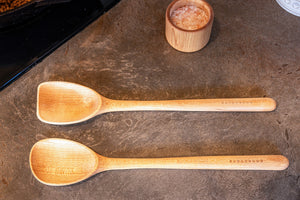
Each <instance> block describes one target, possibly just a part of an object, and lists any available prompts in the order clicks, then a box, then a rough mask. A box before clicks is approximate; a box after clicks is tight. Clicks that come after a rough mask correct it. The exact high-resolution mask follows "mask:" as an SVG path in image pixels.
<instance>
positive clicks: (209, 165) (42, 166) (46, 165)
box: [29, 138, 289, 186]
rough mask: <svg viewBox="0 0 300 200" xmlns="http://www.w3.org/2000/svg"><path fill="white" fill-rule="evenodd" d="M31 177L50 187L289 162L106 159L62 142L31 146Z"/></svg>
mask: <svg viewBox="0 0 300 200" xmlns="http://www.w3.org/2000/svg"><path fill="white" fill-rule="evenodd" d="M29 162H30V168H31V171H32V173H33V175H34V177H35V178H36V179H37V180H39V181H40V182H41V183H44V184H46V185H51V186H64V185H71V184H74V183H78V182H80V181H83V180H85V179H87V178H89V177H91V176H93V175H95V174H97V173H99V172H102V171H107V170H121V169H151V168H160V169H222V170H284V169H286V168H287V167H288V165H289V161H288V160H287V158H286V157H284V156H281V155H251V156H197V157H171V158H108V157H104V156H101V155H99V154H97V153H95V152H94V151H93V150H91V149H90V148H88V147H86V146H84V145H83V144H80V143H78V142H74V141H71V140H66V139H59V138H49V139H44V140H40V141H38V142H37V143H35V144H34V145H33V147H32V149H31V152H30V156H29Z"/></svg>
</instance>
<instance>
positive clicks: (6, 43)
mask: <svg viewBox="0 0 300 200" xmlns="http://www.w3.org/2000/svg"><path fill="white" fill-rule="evenodd" d="M118 1H119V0H88V1H87V0H73V1H71V2H69V3H64V4H58V5H53V6H50V7H49V8H47V9H46V10H45V11H44V12H43V13H41V14H40V15H38V16H36V17H35V18H34V19H32V20H30V21H28V22H25V23H22V25H17V26H15V27H8V28H2V29H0V45H1V46H0V90H2V89H3V88H4V87H5V86H7V85H8V84H10V83H11V82H13V81H14V80H16V79H17V78H18V77H19V76H21V75H22V74H23V73H24V72H26V71H27V70H29V69H30V68H31V67H33V66H34V65H35V64H37V63H38V62H40V61H41V60H42V59H43V58H45V57H46V56H47V55H49V54H50V53H51V52H53V51H54V50H55V49H56V48H58V47H59V46H60V45H62V44H63V43H64V42H66V41H67V40H68V39H70V38H71V37H72V36H74V35H75V34H76V33H78V32H79V31H81V30H82V29H83V28H84V27H86V26H87V25H88V24H90V23H91V22H92V21H94V20H95V19H97V18H98V17H99V16H101V15H102V14H103V13H104V12H105V11H107V10H108V9H109V8H111V7H112V6H113V5H115V4H116V3H117V2H118ZM101 2H105V3H101Z"/></svg>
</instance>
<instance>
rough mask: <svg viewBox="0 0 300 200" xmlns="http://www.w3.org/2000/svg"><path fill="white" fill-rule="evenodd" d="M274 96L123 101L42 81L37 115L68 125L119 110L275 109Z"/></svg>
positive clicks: (78, 86) (67, 83) (243, 110)
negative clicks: (272, 97)
mask: <svg viewBox="0 0 300 200" xmlns="http://www.w3.org/2000/svg"><path fill="white" fill-rule="evenodd" d="M275 108H276V102H275V101H274V100H273V99H271V98H233V99H190V100H162V101H124V100H112V99H108V98H105V97H103V96H101V95H100V94H98V93H97V92H96V91H94V90H92V89H90V88H87V87H85V86H82V85H79V84H75V83H69V82H60V81H50V82H44V83H41V84H40V85H39V87H38V95H37V116H38V118H39V119H40V120H41V121H43V122H45V123H50V124H57V125H66V124H74V123H79V122H82V121H85V120H88V119H90V118H92V117H94V116H96V115H99V114H103V113H107V112H116V111H143V110H144V111H145V110H148V111H149V110H152V111H214V112H230V111H233V112H265V111H273V110H274V109H275Z"/></svg>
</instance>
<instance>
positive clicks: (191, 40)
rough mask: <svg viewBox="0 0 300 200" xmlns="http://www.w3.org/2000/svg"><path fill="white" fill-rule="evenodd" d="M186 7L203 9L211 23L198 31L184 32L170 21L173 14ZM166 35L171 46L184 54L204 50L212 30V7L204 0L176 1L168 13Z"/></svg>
mask: <svg viewBox="0 0 300 200" xmlns="http://www.w3.org/2000/svg"><path fill="white" fill-rule="evenodd" d="M186 5H193V6H197V7H199V8H202V9H204V10H206V11H207V13H208V14H209V21H208V22H207V24H206V25H205V26H203V27H202V28H200V29H196V30H184V29H182V28H179V27H177V26H176V25H174V24H173V23H172V21H171V19H170V16H171V13H172V12H173V11H174V10H176V9H177V8H180V7H182V6H186ZM165 18H166V20H165V21H166V27H165V34H166V39H167V41H168V42H169V44H170V45H171V46H172V47H173V48H175V49H177V50H179V51H182V52H195V51H198V50H200V49H202V48H203V47H204V46H205V45H206V44H207V43H208V41H209V38H210V33H211V29H212V24H213V19H214V12H213V9H212V7H211V6H210V5H209V4H208V3H207V2H205V1H203V0H175V1H173V2H172V3H171V4H170V5H169V6H168V8H167V11H166V16H165Z"/></svg>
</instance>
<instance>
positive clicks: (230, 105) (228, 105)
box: [101, 98, 276, 113]
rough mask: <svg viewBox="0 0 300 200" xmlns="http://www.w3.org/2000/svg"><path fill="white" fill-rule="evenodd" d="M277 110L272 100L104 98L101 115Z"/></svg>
mask: <svg viewBox="0 0 300 200" xmlns="http://www.w3.org/2000/svg"><path fill="white" fill-rule="evenodd" d="M275 108H276V102H275V101H274V100H273V99H271V98H236V99H190V100H164V101H122V100H111V99H107V98H103V103H102V106H101V113H103V112H114V111H139V110H164V111H219V112H229V111H235V112H264V111H272V110H274V109H275Z"/></svg>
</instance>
